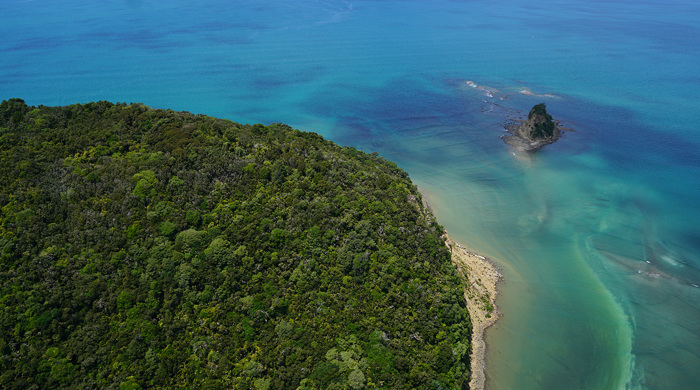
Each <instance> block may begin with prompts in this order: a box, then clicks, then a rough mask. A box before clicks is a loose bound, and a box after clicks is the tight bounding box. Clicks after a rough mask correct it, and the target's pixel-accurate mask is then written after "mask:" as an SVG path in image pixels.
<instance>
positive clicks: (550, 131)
mask: <svg viewBox="0 0 700 390" xmlns="http://www.w3.org/2000/svg"><path fill="white" fill-rule="evenodd" d="M505 128H506V129H507V130H508V132H509V133H510V135H506V136H503V141H505V142H506V143H507V144H508V145H510V146H512V147H514V148H516V149H518V150H521V151H534V150H537V149H539V148H541V147H543V146H545V145H549V144H551V143H553V142H555V141H556V140H558V139H559V137H560V136H561V129H560V128H559V126H558V124H557V123H556V122H554V121H553V120H552V116H551V115H549V114H548V113H547V107H546V106H545V104H544V103H540V104H537V105H535V106H534V107H532V110H530V113H529V114H528V116H527V119H526V120H525V121H523V122H515V123H510V124H507V125H506V126H505Z"/></svg>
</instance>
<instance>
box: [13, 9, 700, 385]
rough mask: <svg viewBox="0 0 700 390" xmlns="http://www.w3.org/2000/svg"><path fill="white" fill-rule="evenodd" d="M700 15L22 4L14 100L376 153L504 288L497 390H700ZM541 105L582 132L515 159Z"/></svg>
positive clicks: (493, 347) (493, 377)
mask: <svg viewBox="0 0 700 390" xmlns="http://www.w3.org/2000/svg"><path fill="white" fill-rule="evenodd" d="M698 15H700V5H699V4H697V2H695V1H673V2H667V1H660V0H659V1H634V2H632V1H618V2H614V3H612V2H603V1H578V0H570V1H552V0H548V1H539V2H525V1H507V0H506V1H500V2H492V1H441V0H438V1H430V2H428V1H398V0H397V1H336V0H326V1H311V0H300V1H295V2H289V1H264V0H258V1H253V0H249V1H236V2H224V1H210V2H207V4H205V5H201V4H197V3H194V2H185V1H180V0H173V1H169V2H157V1H146V0H142V1H139V0H130V1H106V2H84V1H62V2H50V1H13V0H8V1H4V2H2V3H0V33H2V36H3V37H5V39H3V40H2V42H0V53H1V55H0V98H1V99H6V98H10V97H22V98H24V99H25V100H26V101H27V102H28V103H29V104H34V105H38V104H45V105H63V104H70V103H75V102H88V101H93V100H111V101H125V102H144V103H146V104H147V105H150V106H152V107H162V108H173V109H177V110H187V111H192V112H195V113H204V114H209V115H215V116H220V117H225V118H230V119H232V120H235V121H238V122H244V123H257V122H262V123H271V122H285V123H288V124H291V125H293V126H295V127H297V128H300V129H304V130H309V131H316V132H319V133H321V134H323V135H325V136H326V137H328V138H330V139H332V140H334V141H337V142H339V143H341V144H345V145H352V146H355V147H358V148H361V149H363V150H366V151H377V152H379V153H380V154H381V155H383V156H385V157H387V158H389V159H392V160H394V161H396V162H397V163H399V164H400V165H401V166H402V167H403V168H404V169H406V170H407V171H408V172H409V173H410V175H411V177H412V178H413V180H414V181H415V182H417V183H418V184H419V186H421V187H422V188H424V189H425V190H426V192H427V193H430V194H431V202H432V204H433V207H434V209H435V213H436V214H437V216H438V219H439V220H440V222H441V223H442V224H443V225H444V226H445V227H446V228H447V229H448V231H449V232H450V234H451V235H452V236H453V237H454V238H455V239H457V240H458V241H460V242H462V243H463V244H465V245H467V246H470V247H472V248H473V249H476V250H478V251H481V252H483V253H485V254H487V255H489V256H492V257H494V258H496V259H498V261H499V264H500V265H501V267H502V268H503V270H504V273H505V276H506V282H505V283H504V284H503V286H502V290H503V294H502V295H501V298H500V299H499V302H498V304H499V307H500V308H501V310H502V311H503V312H504V313H505V315H504V317H503V318H502V319H501V320H500V321H499V322H498V323H497V325H496V326H495V327H494V328H492V329H491V330H490V331H489V333H488V342H489V348H490V353H489V357H488V361H487V367H488V382H487V388H489V389H618V388H631V389H691V388H700V374H698V367H700V352H699V351H700V288H698V287H697V285H700V223H698V221H699V220H700V198H699V197H698V196H697V194H696V193H697V191H698V189H700V152H699V151H698V150H699V147H700V128H699V127H698V123H700V118H699V116H700V88H698V87H699V86H700V67H699V66H698V65H697V64H700V50H698V46H697V43H698V42H700V22H699V21H698V19H697V16H698ZM468 80H471V81H473V82H474V83H476V84H478V85H479V86H486V87H485V89H478V88H473V87H471V86H469V85H468V84H466V81H468ZM525 88H527V89H528V90H529V91H531V93H533V94H536V95H540V96H527V95H523V94H522V93H521V92H520V91H522V90H523V89H525ZM487 90H490V91H492V92H491V93H490V95H492V96H489V95H487V93H486V92H487ZM496 90H497V91H496ZM545 94H547V95H552V96H544V95H545ZM542 101H543V102H545V103H546V104H547V107H548V109H549V111H550V113H551V114H552V115H554V116H555V118H557V119H560V120H562V121H563V122H564V123H565V125H566V126H567V127H570V128H572V129H574V130H575V132H567V133H566V134H565V136H564V138H562V139H561V140H560V141H559V142H557V143H556V144H554V145H550V146H548V147H546V148H544V149H543V150H541V151H540V152H539V153H538V154H536V155H530V156H523V155H519V154H517V153H513V152H511V151H509V150H508V149H507V147H506V145H505V144H504V143H503V142H502V141H501V140H500V139H499V136H500V135H502V134H503V128H502V125H503V123H504V122H505V121H506V120H507V119H510V118H517V117H519V116H522V115H524V114H526V113H527V111H528V109H529V108H530V107H532V105H534V104H536V103H539V102H542Z"/></svg>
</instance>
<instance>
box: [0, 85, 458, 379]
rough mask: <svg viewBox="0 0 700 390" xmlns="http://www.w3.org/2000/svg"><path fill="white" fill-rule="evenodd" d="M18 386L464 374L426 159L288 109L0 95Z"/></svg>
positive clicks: (8, 334)
mask: <svg viewBox="0 0 700 390" xmlns="http://www.w3.org/2000/svg"><path fill="white" fill-rule="evenodd" d="M0 183H2V185H1V186H0V280H1V281H2V284H1V285H0V286H1V287H0V288H1V290H0V388H5V389H31V388H38V389H49V388H71V389H139V388H169V389H170V388H192V389H222V388H235V389H257V390H264V389H297V388H298V389H361V388H385V389H409V388H426V389H454V388H457V389H465V388H467V387H468V380H469V369H468V367H469V364H468V363H469V352H470V348H471V347H470V343H469V340H470V335H471V325H470V321H469V317H468V313H467V310H466V307H465V302H464V296H463V292H462V291H463V290H462V285H461V283H462V281H461V279H460V278H459V277H458V275H457V273H456V271H455V269H454V267H453V266H452V265H451V261H450V253H449V251H448V249H447V248H446V246H445V245H444V240H443V238H441V235H442V233H443V228H442V227H441V226H440V225H438V224H437V222H436V221H435V219H434V218H433V217H432V216H431V215H430V213H429V212H428V211H427V210H424V209H423V205H422V202H421V196H420V194H419V193H418V191H417V189H416V187H415V186H414V185H413V184H412V183H411V181H410V179H409V178H408V176H407V174H406V173H405V172H404V171H402V170H401V169H399V168H397V166H396V165H395V164H394V163H392V162H389V161H387V160H385V159H383V158H381V157H379V156H377V155H376V154H366V153H363V152H361V151H358V150H356V149H354V148H348V147H340V146H338V145H336V144H334V143H332V142H329V141H326V140H324V139H323V138H322V137H321V136H319V135H317V134H314V133H307V132H301V131H298V130H294V129H292V128H290V127H289V126H286V125H283V124H272V125H270V126H264V125H260V124H256V125H252V126H251V125H241V124H238V123H234V122H231V121H228V120H221V119H216V118H212V117H208V116H204V115H193V114H190V113H186V112H175V111H171V110H156V109H151V108H149V107H147V106H145V105H142V104H121V103H120V104H112V103H109V102H104V101H101V102H97V103H88V104H75V105H70V106H66V107H45V106H39V107H31V106H28V105H26V104H25V102H24V101H22V100H21V99H10V100H6V101H3V102H2V104H1V105H0Z"/></svg>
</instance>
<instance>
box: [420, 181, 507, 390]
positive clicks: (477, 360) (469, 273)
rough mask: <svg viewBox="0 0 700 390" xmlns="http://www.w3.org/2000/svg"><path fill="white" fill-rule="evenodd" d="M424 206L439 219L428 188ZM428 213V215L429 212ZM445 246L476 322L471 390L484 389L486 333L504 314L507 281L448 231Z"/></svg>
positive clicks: (423, 200)
mask: <svg viewBox="0 0 700 390" xmlns="http://www.w3.org/2000/svg"><path fill="white" fill-rule="evenodd" d="M419 192H420V194H421V196H422V203H423V207H424V209H425V210H423V211H422V213H423V215H424V216H427V215H432V216H433V217H435V215H434V212H433V209H432V207H431V203H430V201H429V199H432V196H431V194H430V192H428V191H427V190H426V189H425V188H419ZM426 211H427V213H426ZM443 238H444V239H445V245H446V246H447V248H448V249H449V250H450V254H451V255H452V264H453V265H454V266H455V267H457V272H458V273H459V275H460V276H461V277H462V280H463V284H462V285H463V288H464V299H465V300H466V303H467V310H468V311H469V317H470V319H471V322H472V338H471V346H472V351H471V354H470V356H469V361H470V365H471V367H469V370H470V371H471V379H470V380H469V388H470V389H471V390H484V388H485V386H486V353H487V352H488V346H487V345H486V338H485V334H486V330H487V329H488V328H489V327H490V326H491V325H493V324H495V323H496V321H498V319H499V318H500V317H501V315H502V314H501V313H500V312H499V311H498V307H497V306H496V298H497V297H498V283H499V282H500V281H501V280H503V275H502V274H501V271H500V270H499V268H498V267H497V266H496V264H494V262H493V261H492V260H491V259H489V258H487V257H485V256H482V255H480V254H478V253H475V252H473V251H470V250H469V249H467V248H466V247H464V246H462V245H460V244H459V243H458V242H456V241H454V240H452V239H451V238H450V236H449V234H448V232H447V231H444V233H443Z"/></svg>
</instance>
